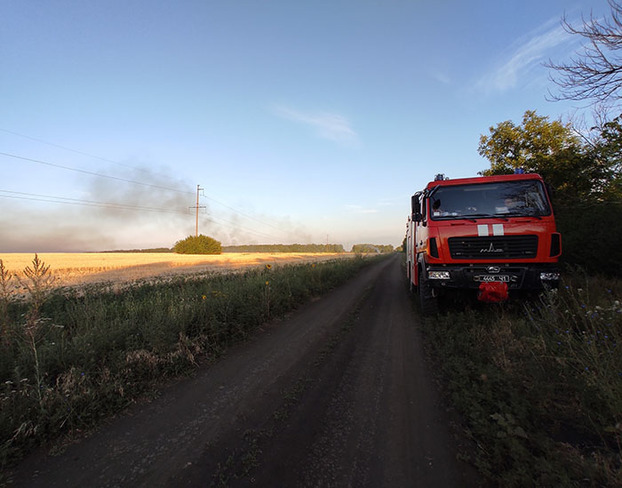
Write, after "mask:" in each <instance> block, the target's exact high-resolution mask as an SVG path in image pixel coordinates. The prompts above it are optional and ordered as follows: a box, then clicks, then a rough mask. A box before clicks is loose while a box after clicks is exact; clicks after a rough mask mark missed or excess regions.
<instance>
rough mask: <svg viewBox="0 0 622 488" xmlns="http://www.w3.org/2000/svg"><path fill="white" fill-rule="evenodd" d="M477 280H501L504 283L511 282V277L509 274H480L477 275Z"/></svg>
mask: <svg viewBox="0 0 622 488" xmlns="http://www.w3.org/2000/svg"><path fill="white" fill-rule="evenodd" d="M475 281H486V282H489V281H501V282H502V283H509V282H510V277H509V276H508V275H479V276H476V277H475Z"/></svg>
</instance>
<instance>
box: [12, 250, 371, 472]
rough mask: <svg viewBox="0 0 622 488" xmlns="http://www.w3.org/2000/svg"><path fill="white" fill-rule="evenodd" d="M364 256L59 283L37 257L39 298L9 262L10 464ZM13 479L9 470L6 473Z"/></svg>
mask: <svg viewBox="0 0 622 488" xmlns="http://www.w3.org/2000/svg"><path fill="white" fill-rule="evenodd" d="M370 262H372V259H368V258H361V257H356V258H354V259H338V260H334V261H330V262H326V263H321V264H303V265H295V266H283V267H277V268H271V267H270V266H269V265H268V266H266V267H264V268H263V269H259V270H257V269H256V270H253V271H248V272H245V273H242V274H230V275H215V276H214V275H211V276H207V277H205V278H196V277H194V278H191V279H189V278H179V279H177V280H175V281H173V282H167V283H160V284H158V283H155V284H144V283H143V284H135V285H134V286H131V287H129V288H127V289H125V290H124V291H122V292H118V293H115V292H111V291H106V289H105V287H93V288H91V289H87V290H86V291H77V290H73V291H72V290H64V291H54V290H53V289H52V286H51V283H50V281H49V276H50V274H49V269H48V268H47V267H46V266H45V264H44V263H42V262H40V261H38V258H37V257H36V256H35V261H33V267H32V268H31V274H30V275H27V276H28V279H29V281H28V282H25V283H23V285H24V286H25V287H26V288H27V289H29V290H31V292H30V296H31V300H30V301H28V302H23V303H21V302H13V301H10V300H9V295H8V292H6V290H7V289H8V288H9V287H8V284H9V282H10V281H11V280H13V279H15V278H14V277H12V276H10V275H9V274H8V273H7V272H6V270H5V269H4V267H3V266H2V262H1V261H0V325H1V328H0V439H1V441H0V442H1V444H0V467H2V468H5V467H7V466H9V465H10V464H12V463H14V462H16V461H17V460H18V459H19V458H20V457H22V456H23V455H24V454H25V453H27V452H28V451H29V450H30V449H32V448H33V447H35V446H38V445H41V444H42V443H43V442H46V441H49V440H52V441H57V440H59V439H61V438H62V437H64V436H72V435H74V434H76V433H79V432H80V431H83V430H88V429H91V428H92V427H93V426H95V425H96V424H97V422H98V421H100V420H101V419H102V418H105V417H107V416H109V415H112V414H114V413H116V412H118V411H120V410H122V409H123V408H125V407H126V406H128V405H129V404H131V403H132V402H134V401H136V399H137V398H139V397H140V396H144V395H148V394H150V393H151V392H153V391H155V388H156V387H157V385H158V384H159V382H161V381H162V379H163V378H167V377H168V378H170V377H175V376H178V375H182V374H187V373H189V372H191V371H193V370H194V369H195V368H196V367H197V366H198V365H199V364H200V363H204V362H206V361H210V360H212V359H214V358H217V357H218V356H219V355H221V354H222V352H223V351H224V350H225V349H226V348H227V347H229V346H231V345H233V344H235V343H238V342H240V341H243V340H245V339H247V338H248V337H249V336H250V335H251V334H252V333H253V332H255V331H256V330H257V329H258V328H259V327H260V326H261V325H262V324H264V323H266V322H267V321H269V320H271V319H274V318H278V317H282V316H284V315H285V314H287V313H288V312H290V311H291V310H293V309H294V308H295V307H297V306H299V305H300V304H302V303H304V302H306V301H308V300H310V299H311V298H313V297H316V296H319V295H322V294H323V293H326V292H327V291H328V290H330V289H332V288H334V287H336V286H337V285H339V284H341V283H343V282H345V281H346V280H348V279H349V278H351V277H353V276H354V275H355V274H356V273H357V272H358V271H359V270H360V269H361V268H362V267H363V266H365V265H367V264H369V263H370ZM0 481H2V480H0Z"/></svg>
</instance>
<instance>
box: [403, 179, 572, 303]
mask: <svg viewBox="0 0 622 488" xmlns="http://www.w3.org/2000/svg"><path fill="white" fill-rule="evenodd" d="M549 193H550V192H549V190H548V188H547V186H546V185H545V183H544V181H543V180H542V178H541V177H540V175H537V174H524V173H517V174H512V175H501V176H480V177H474V178H460V179H454V180H451V179H448V178H445V177H444V176H443V175H437V176H436V177H435V178H434V181H431V182H430V183H428V184H427V185H426V187H425V188H424V189H423V190H422V191H418V192H417V193H415V194H414V195H413V196H412V199H411V215H410V216H409V218H408V223H407V232H406V270H407V276H408V280H409V283H410V288H411V290H416V291H417V293H418V294H419V298H420V303H421V310H422V313H423V314H424V315H432V314H435V313H437V312H438V300H439V298H440V297H442V296H443V295H447V294H449V293H451V292H456V291H460V290H463V291H466V292H467V293H468V294H471V295H472V296H473V298H475V297H477V299H479V300H480V301H484V302H501V301H504V300H507V299H508V298H509V297H510V296H512V295H517V294H519V292H537V291H541V290H544V289H546V288H549V287H556V286H557V285H558V282H559V278H560V274H559V269H558V264H557V263H558V259H559V256H560V255H561V235H560V234H559V232H557V229H556V226H555V217H554V214H553V208H552V205H551V199H550V196H549Z"/></svg>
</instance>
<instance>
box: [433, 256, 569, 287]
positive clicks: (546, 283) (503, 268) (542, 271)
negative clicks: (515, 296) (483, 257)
mask: <svg viewBox="0 0 622 488" xmlns="http://www.w3.org/2000/svg"><path fill="white" fill-rule="evenodd" d="M427 276H428V280H429V281H430V285H431V286H432V287H434V288H445V289H452V288H453V289H455V288H461V289H471V290H478V291H479V290H481V289H483V288H487V287H483V288H482V286H481V285H482V284H485V283H504V285H505V287H504V288H506V289H507V290H508V291H518V290H524V291H537V290H543V289H546V288H555V287H557V286H558V284H559V270H558V268H557V266H556V265H548V264H537V265H527V264H492V263H491V264H488V263H486V264H476V265H469V266H463V265H455V266H442V267H437V266H432V265H429V266H428V268H427ZM495 286H498V285H495ZM493 288H494V287H493Z"/></svg>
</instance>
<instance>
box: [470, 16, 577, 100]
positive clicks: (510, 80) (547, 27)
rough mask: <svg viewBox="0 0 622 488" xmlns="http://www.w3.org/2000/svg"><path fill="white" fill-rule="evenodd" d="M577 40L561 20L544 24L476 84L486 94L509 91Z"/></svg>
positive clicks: (553, 20)
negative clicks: (567, 30) (558, 49)
mask: <svg viewBox="0 0 622 488" xmlns="http://www.w3.org/2000/svg"><path fill="white" fill-rule="evenodd" d="M571 42H574V39H573V38H572V37H571V36H570V35H569V34H568V33H567V32H566V31H565V30H564V29H563V27H562V26H561V25H560V22H559V19H552V20H550V21H548V22H546V23H544V24H542V25H541V26H540V27H538V28H537V29H535V30H533V31H532V32H530V33H529V34H527V35H525V36H523V37H521V38H520V39H518V40H517V41H516V42H514V43H513V44H512V45H511V46H510V47H509V48H508V50H507V51H506V52H505V55H504V56H503V57H504V61H502V62H500V63H499V64H498V66H497V67H495V68H494V69H493V70H492V71H491V72H488V73H486V75H485V76H484V77H482V78H481V79H480V81H479V82H478V83H477V87H478V88H479V89H481V90H485V91H490V90H493V91H500V92H502V91H506V90H509V89H511V88H514V87H516V86H517V85H518V84H519V83H520V82H524V81H525V78H526V76H527V75H528V74H530V73H533V71H534V69H536V68H542V63H543V62H545V61H546V60H548V59H549V57H551V54H552V53H553V51H554V50H555V49H556V48H558V47H559V46H561V45H563V44H568V43H571Z"/></svg>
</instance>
